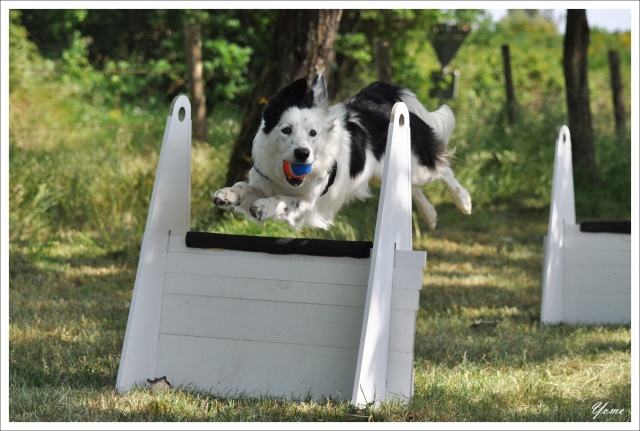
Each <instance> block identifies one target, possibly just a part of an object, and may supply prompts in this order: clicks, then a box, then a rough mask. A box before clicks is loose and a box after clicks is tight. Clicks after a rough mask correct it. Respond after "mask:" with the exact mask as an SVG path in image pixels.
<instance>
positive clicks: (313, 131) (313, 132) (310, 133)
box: [309, 130, 318, 138]
mask: <svg viewBox="0 0 640 431" xmlns="http://www.w3.org/2000/svg"><path fill="white" fill-rule="evenodd" d="M317 134H318V133H317V132H316V131H315V130H311V131H310V132H309V136H311V137H312V138H313V137H314V136H316V135H317Z"/></svg>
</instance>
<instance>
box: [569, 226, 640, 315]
mask: <svg viewBox="0 0 640 431" xmlns="http://www.w3.org/2000/svg"><path fill="white" fill-rule="evenodd" d="M565 228H566V229H565V239H564V248H563V268H562V280H563V286H562V303H563V309H562V321H563V323H566V324H568V325H596V324H597V325H600V324H613V325H617V324H630V323H631V301H630V298H631V235H627V234H613V233H587V232H581V231H580V227H579V225H572V226H566V227H565Z"/></svg>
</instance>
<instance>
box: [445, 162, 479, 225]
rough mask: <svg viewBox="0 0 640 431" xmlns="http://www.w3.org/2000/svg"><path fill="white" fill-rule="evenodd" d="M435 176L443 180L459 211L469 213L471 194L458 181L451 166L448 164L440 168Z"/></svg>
mask: <svg viewBox="0 0 640 431" xmlns="http://www.w3.org/2000/svg"><path fill="white" fill-rule="evenodd" d="M437 178H438V179H441V180H442V181H444V184H445V185H446V187H447V190H448V191H449V194H450V195H451V198H452V199H453V202H454V203H455V204H456V206H457V207H458V209H459V210H460V212H462V213H463V214H471V206H472V205H471V195H470V194H469V191H468V190H467V189H465V188H464V187H462V185H461V184H460V183H459V182H458V179H457V178H456V176H455V175H454V173H453V171H452V170H451V168H450V167H449V166H446V167H443V168H440V169H439V170H438V176H437Z"/></svg>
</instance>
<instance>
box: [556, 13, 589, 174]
mask: <svg viewBox="0 0 640 431" xmlns="http://www.w3.org/2000/svg"><path fill="white" fill-rule="evenodd" d="M588 49H589V24H588V23H587V14H586V11H585V10H584V9H568V10H567V27H566V30H565V35H564V56H563V60H562V61H563V65H564V78H565V83H566V86H567V111H568V116H569V130H570V132H571V145H572V147H573V151H572V154H573V165H574V167H576V168H577V169H578V170H582V171H583V173H585V174H587V175H590V176H592V177H595V176H596V156H595V147H594V143H593V140H594V136H593V123H592V120H591V108H590V105H589V103H590V102H589V82H588V77H587V75H588V74H587V70H588Z"/></svg>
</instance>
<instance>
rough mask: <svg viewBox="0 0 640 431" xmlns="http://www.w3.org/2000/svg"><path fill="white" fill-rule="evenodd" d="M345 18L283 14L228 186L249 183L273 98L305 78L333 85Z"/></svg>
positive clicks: (320, 13) (246, 118) (328, 13)
mask: <svg viewBox="0 0 640 431" xmlns="http://www.w3.org/2000/svg"><path fill="white" fill-rule="evenodd" d="M341 17H342V10H325V9H323V10H310V9H304V10H284V9H283V10H280V11H279V13H278V18H277V19H276V24H275V27H274V31H273V39H272V41H271V47H270V48H269V58H268V60H267V64H266V66H265V68H264V70H263V71H262V74H261V75H260V78H258V82H257V83H256V86H255V87H254V89H253V91H252V93H251V96H250V98H249V103H248V104H247V106H246V107H245V112H244V116H243V118H242V122H241V125H240V134H239V135H238V138H237V139H236V141H235V143H234V146H233V151H232V154H231V158H230V160H229V169H228V171H227V179H226V185H228V186H230V185H233V184H235V183H236V182H238V181H241V180H243V179H245V178H246V176H247V172H248V171H249V169H250V168H251V147H252V144H253V138H254V137H255V134H256V131H257V130H258V127H260V121H261V120H262V110H263V108H264V106H265V105H266V103H267V101H268V100H269V97H270V96H272V95H273V94H274V93H275V92H276V91H277V90H278V89H279V88H280V87H282V86H283V85H285V84H288V83H289V82H291V81H293V80H294V79H297V78H301V77H304V78H306V79H307V81H308V82H311V80H312V79H313V77H314V76H315V74H316V73H318V72H322V73H323V74H324V75H325V79H326V80H327V81H329V79H330V72H331V65H332V64H333V62H334V58H335V51H334V49H333V45H334V42H335V39H336V35H337V33H338V27H339V25H340V18H341Z"/></svg>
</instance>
